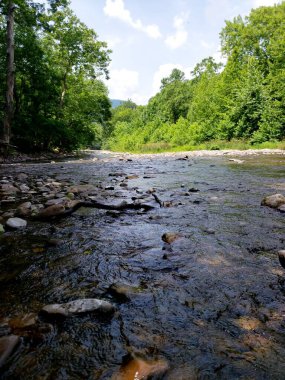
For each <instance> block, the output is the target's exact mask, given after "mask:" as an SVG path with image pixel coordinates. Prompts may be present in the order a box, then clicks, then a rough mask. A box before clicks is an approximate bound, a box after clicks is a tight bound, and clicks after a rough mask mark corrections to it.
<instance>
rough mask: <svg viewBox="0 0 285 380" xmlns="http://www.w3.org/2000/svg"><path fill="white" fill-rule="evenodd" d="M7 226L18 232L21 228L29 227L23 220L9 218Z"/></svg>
mask: <svg viewBox="0 0 285 380" xmlns="http://www.w3.org/2000/svg"><path fill="white" fill-rule="evenodd" d="M6 226H7V227H9V228H12V229H14V230H18V229H19V228H25V227H26V226H27V221H26V220H24V219H21V218H9V219H8V220H7V222H6Z"/></svg>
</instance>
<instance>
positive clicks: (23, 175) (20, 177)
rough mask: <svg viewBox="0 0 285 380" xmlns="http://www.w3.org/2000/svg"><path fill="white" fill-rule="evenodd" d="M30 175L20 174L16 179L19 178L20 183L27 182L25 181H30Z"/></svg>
mask: <svg viewBox="0 0 285 380" xmlns="http://www.w3.org/2000/svg"><path fill="white" fill-rule="evenodd" d="M28 177H29V176H28V174H26V173H19V174H18V175H17V176H16V178H17V180H18V181H22V182H23V181H25V180H27V179H28Z"/></svg>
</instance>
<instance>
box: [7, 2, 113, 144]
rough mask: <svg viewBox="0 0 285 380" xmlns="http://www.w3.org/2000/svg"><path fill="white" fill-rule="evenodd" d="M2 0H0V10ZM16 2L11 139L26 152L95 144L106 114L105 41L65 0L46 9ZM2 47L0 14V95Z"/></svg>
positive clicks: (105, 125)
mask: <svg viewBox="0 0 285 380" xmlns="http://www.w3.org/2000/svg"><path fill="white" fill-rule="evenodd" d="M7 3H8V0H7V1H3V2H1V4H0V8H1V10H2V12H3V14H5V11H6V5H7ZM15 3H16V5H17V8H16V12H15V38H14V39H15V74H16V78H15V102H14V106H15V118H14V123H13V127H12V134H13V136H12V143H14V144H16V145H17V146H18V147H19V148H21V149H25V150H28V151H30V150H42V149H44V150H47V149H48V150H52V149H55V148H59V149H65V150H66V149H67V150H70V149H74V148H79V147H84V146H97V147H98V146H99V145H100V144H101V143H102V140H103V137H104V135H106V134H107V133H108V131H109V130H110V123H109V120H110V118H111V110H110V108H111V103H110V100H109V98H108V92H107V88H106V86H105V85H104V84H103V82H102V81H101V80H100V77H101V76H102V75H104V76H105V77H106V78H108V64H109V62H110V59H109V54H110V50H108V49H107V45H106V43H105V42H101V41H99V40H98V38H97V34H96V33H95V31H93V30H92V29H89V28H87V26H86V25H84V24H83V23H82V22H81V21H80V20H79V19H78V18H77V17H76V16H75V15H74V14H73V12H72V11H71V9H70V8H69V7H68V4H69V1H67V0H49V2H48V4H47V7H46V10H45V9H44V6H42V5H41V4H39V3H35V2H32V1H27V0H17V1H15ZM5 50H6V23H5V19H4V18H3V17H0V52H1V53H2V54H1V55H0V90H1V94H4V93H5V86H6V83H5V82H6V75H5V65H6V62H5ZM1 103H2V104H4V97H2V98H1ZM2 109H3V107H1V110H2ZM0 116H2V115H1V114H0ZM0 132H1V131H0Z"/></svg>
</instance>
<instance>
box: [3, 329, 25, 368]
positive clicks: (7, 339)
mask: <svg viewBox="0 0 285 380" xmlns="http://www.w3.org/2000/svg"><path fill="white" fill-rule="evenodd" d="M19 342H20V337H19V336H16V335H9V336H3V337H2V338H0V367H2V365H3V364H4V363H5V361H6V360H7V359H8V357H9V356H10V355H11V354H12V353H13V351H14V350H15V348H16V347H17V345H18V344H19Z"/></svg>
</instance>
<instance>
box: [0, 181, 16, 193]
mask: <svg viewBox="0 0 285 380" xmlns="http://www.w3.org/2000/svg"><path fill="white" fill-rule="evenodd" d="M1 191H2V193H6V194H15V193H18V192H19V189H18V188H17V187H15V186H13V185H11V184H10V183H4V184H3V185H1Z"/></svg>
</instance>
